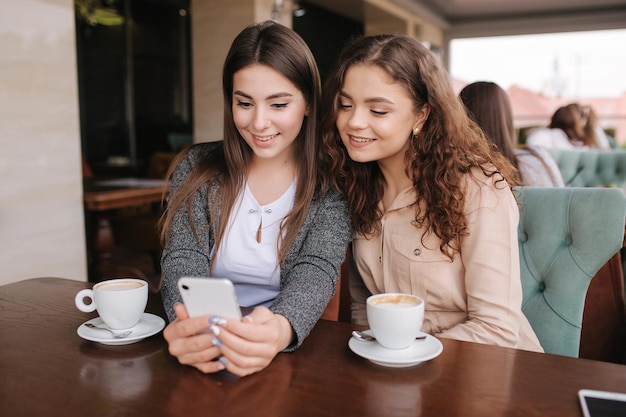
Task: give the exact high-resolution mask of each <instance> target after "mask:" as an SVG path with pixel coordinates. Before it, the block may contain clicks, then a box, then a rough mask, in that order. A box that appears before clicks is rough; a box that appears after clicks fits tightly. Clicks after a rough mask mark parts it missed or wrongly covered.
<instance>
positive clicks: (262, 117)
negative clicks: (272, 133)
mask: <svg viewBox="0 0 626 417" xmlns="http://www.w3.org/2000/svg"><path fill="white" fill-rule="evenodd" d="M269 125H270V120H269V118H268V115H267V113H266V111H265V110H264V109H262V108H260V106H259V107H256V108H255V110H254V118H253V119H252V127H253V128H254V130H255V131H257V132H260V131H263V130H264V129H266V128H268V127H269Z"/></svg>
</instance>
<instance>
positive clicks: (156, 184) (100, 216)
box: [83, 178, 169, 281]
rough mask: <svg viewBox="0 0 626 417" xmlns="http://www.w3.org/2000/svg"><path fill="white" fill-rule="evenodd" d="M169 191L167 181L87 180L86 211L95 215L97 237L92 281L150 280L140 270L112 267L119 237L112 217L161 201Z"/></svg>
mask: <svg viewBox="0 0 626 417" xmlns="http://www.w3.org/2000/svg"><path fill="white" fill-rule="evenodd" d="M168 188H169V185H168V183H167V182H166V181H162V180H153V179H136V178H122V179H117V180H100V181H98V180H92V179H90V180H87V181H85V184H84V189H85V191H84V194H83V200H84V203H85V209H86V210H87V211H89V212H93V213H94V221H93V236H92V240H91V242H90V248H91V251H92V254H93V259H92V262H91V265H90V268H89V279H90V281H98V280H100V279H102V278H104V277H107V276H136V277H138V278H141V279H144V280H147V277H146V276H145V274H144V273H143V272H142V271H140V270H139V269H137V268H133V267H130V266H122V265H113V264H112V262H111V258H112V257H113V251H114V249H115V237H114V235H113V228H112V226H111V217H110V216H111V212H112V210H116V209H121V208H127V207H133V206H140V205H143V204H149V203H157V202H160V201H162V200H163V198H164V197H165V195H166V193H167V191H168Z"/></svg>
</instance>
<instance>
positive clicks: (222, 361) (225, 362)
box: [217, 356, 228, 369]
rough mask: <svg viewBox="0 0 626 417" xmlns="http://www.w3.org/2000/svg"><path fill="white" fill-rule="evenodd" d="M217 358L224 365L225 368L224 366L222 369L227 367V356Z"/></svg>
mask: <svg viewBox="0 0 626 417" xmlns="http://www.w3.org/2000/svg"><path fill="white" fill-rule="evenodd" d="M217 360H218V361H219V362H220V363H221V364H222V366H223V368H222V369H225V368H226V365H228V361H227V360H226V358H225V357H223V356H220V357H219V358H218V359H217Z"/></svg>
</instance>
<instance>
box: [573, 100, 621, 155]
mask: <svg viewBox="0 0 626 417" xmlns="http://www.w3.org/2000/svg"><path fill="white" fill-rule="evenodd" d="M566 107H567V108H570V109H572V110H573V111H574V112H575V114H577V115H578V117H579V119H580V124H581V126H582V128H583V142H584V144H585V146H587V147H588V148H598V149H602V150H605V151H606V150H610V149H611V144H610V142H609V138H608V137H607V135H606V133H605V132H604V130H603V129H602V127H601V126H599V125H598V116H597V115H596V112H595V111H594V110H593V107H591V106H582V105H581V104H580V103H570V104H568V105H567V106H566Z"/></svg>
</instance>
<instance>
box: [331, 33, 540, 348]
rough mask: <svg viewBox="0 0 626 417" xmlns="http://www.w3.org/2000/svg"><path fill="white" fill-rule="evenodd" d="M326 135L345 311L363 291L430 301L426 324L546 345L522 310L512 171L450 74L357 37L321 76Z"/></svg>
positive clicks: (380, 41)
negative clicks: (344, 269) (347, 236)
mask: <svg viewBox="0 0 626 417" xmlns="http://www.w3.org/2000/svg"><path fill="white" fill-rule="evenodd" d="M325 87H326V89H325V93H326V98H325V100H326V102H325V105H326V107H325V114H324V117H323V120H324V123H325V125H324V126H323V140H324V144H325V146H326V147H327V148H328V149H330V151H329V152H331V153H330V157H331V160H332V162H331V166H330V167H328V169H329V170H330V171H332V172H334V174H335V186H336V187H337V188H338V189H339V190H341V191H342V192H344V193H345V195H346V197H347V200H348V206H349V210H350V214H351V216H352V226H353V230H354V235H353V243H352V259H353V264H352V274H351V277H350V290H351V297H352V319H353V321H354V322H355V323H360V324H367V318H366V312H365V300H366V298H367V296H369V295H370V294H377V293H384V292H402V293H412V294H416V295H419V296H420V297H422V298H423V299H424V300H425V302H426V312H425V317H424V324H423V325H422V329H421V330H422V331H424V332H427V333H430V334H432V335H434V336H437V337H447V338H452V339H458V340H467V341H473V342H480V343H486V344H493V345H500V346H509V347H515V348H520V349H525V350H533V351H542V348H541V345H540V344H539V341H538V340H537V337H536V335H535V333H534V331H533V330H532V328H531V327H530V324H529V322H528V320H527V319H526V317H525V316H524V314H523V313H522V310H521V303H522V286H521V279H520V267H519V250H518V242H517V224H518V220H519V211H518V207H517V203H516V199H515V197H514V194H513V192H512V191H511V188H510V187H511V186H513V185H517V184H519V182H520V178H519V173H518V171H517V170H516V169H515V168H514V167H513V166H512V165H511V163H510V162H509V161H508V160H507V159H506V158H505V157H504V156H503V155H502V154H501V153H500V152H498V151H497V150H496V149H495V147H494V146H493V145H492V144H491V143H490V142H489V140H488V139H487V138H486V137H485V136H484V134H483V133H482V131H481V129H480V128H479V127H478V126H477V125H476V124H475V123H474V122H472V121H471V120H470V119H469V118H468V116H467V114H466V112H465V108H464V107H463V104H462V103H461V101H460V100H458V99H457V97H456V96H455V94H454V92H453V90H452V88H451V86H450V84H449V81H448V77H447V73H446V72H445V70H444V69H443V67H442V66H441V65H440V64H439V62H438V61H437V59H436V58H435V57H434V56H433V55H432V54H431V53H430V51H428V50H427V49H426V48H424V47H423V46H422V45H420V43H419V42H417V41H416V40H414V39H412V38H410V37H408V36H403V35H378V36H366V37H361V38H357V39H355V40H353V41H352V42H351V43H350V44H348V45H347V46H346V47H345V48H344V50H343V51H342V53H341V54H340V56H339V59H338V64H337V66H336V68H335V69H334V71H333V72H332V73H331V75H330V77H329V79H328V80H327V84H326V86H325Z"/></svg>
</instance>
